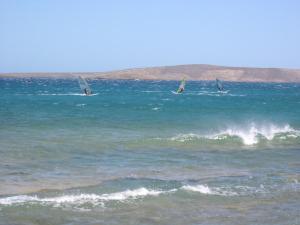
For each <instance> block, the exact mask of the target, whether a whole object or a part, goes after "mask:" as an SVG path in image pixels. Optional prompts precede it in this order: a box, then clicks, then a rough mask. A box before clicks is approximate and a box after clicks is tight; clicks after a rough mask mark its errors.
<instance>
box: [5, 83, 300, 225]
mask: <svg viewBox="0 0 300 225" xmlns="http://www.w3.org/2000/svg"><path fill="white" fill-rule="evenodd" d="M88 82H89V84H90V86H91V88H92V90H93V93H94V94H93V95H92V96H84V95H83V94H81V91H80V88H79V86H78V82H77V81H76V80H63V79H57V80H55V79H0V224H40V223H41V221H44V222H45V223H44V224H239V223H240V224H299V219H298V218H299V216H298V215H299V208H300V204H299V202H300V201H299V200H300V197H299V196H300V195H299V192H300V185H299V181H300V174H299V172H300V163H299V160H300V117H299V115H300V84H279V83H229V82H224V88H225V90H226V91H225V92H223V93H222V92H218V91H217V90H216V86H215V83H214V82H195V81H188V82H187V85H186V91H185V92H184V93H183V94H174V93H172V91H174V90H176V89H177V87H178V85H179V84H178V82H176V81H133V80H132V81H126V80H90V81H88ZM53 218H54V219H53Z"/></svg>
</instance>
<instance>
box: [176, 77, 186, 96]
mask: <svg viewBox="0 0 300 225" xmlns="http://www.w3.org/2000/svg"><path fill="white" fill-rule="evenodd" d="M184 88H185V79H183V80H182V81H181V83H180V85H179V88H178V90H177V93H182V92H184Z"/></svg>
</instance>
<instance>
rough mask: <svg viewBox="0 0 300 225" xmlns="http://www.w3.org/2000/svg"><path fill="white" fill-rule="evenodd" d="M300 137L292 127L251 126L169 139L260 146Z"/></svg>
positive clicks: (299, 132)
mask: <svg viewBox="0 0 300 225" xmlns="http://www.w3.org/2000/svg"><path fill="white" fill-rule="evenodd" d="M298 137H300V131H299V130H295V129H294V128H292V127H291V126H290V125H284V126H276V125H273V124H270V125H265V126H257V125H255V124H251V125H250V126H248V127H246V128H235V127H232V128H227V129H225V130H223V131H220V132H216V133H214V134H209V135H200V134H195V133H188V134H179V135H176V136H174V137H171V138H169V140H171V141H178V142H186V141H193V140H198V139H203V140H205V139H206V140H226V139H232V138H238V139H240V140H241V141H242V143H243V144H244V145H254V144H258V143H259V142H260V141H262V140H267V141H272V140H274V139H277V140H286V139H289V138H292V139H295V138H298Z"/></svg>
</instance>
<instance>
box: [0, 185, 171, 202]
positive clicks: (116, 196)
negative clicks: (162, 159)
mask: <svg viewBox="0 0 300 225" xmlns="http://www.w3.org/2000/svg"><path fill="white" fill-rule="evenodd" d="M167 192H169V191H159V190H149V189H147V188H143V187H142V188H138V189H134V190H126V191H123V192H115V193H110V194H102V195H97V194H78V195H63V196H59V197H49V198H40V197H38V196H30V195H17V196H12V197H6V198H0V205H21V204H25V203H31V204H37V203H39V204H44V205H55V206H60V205H64V204H69V205H82V204H86V203H90V204H93V205H99V204H100V205H101V204H103V203H104V202H106V201H125V200H128V199H137V198H143V197H146V196H158V195H160V194H163V193H167Z"/></svg>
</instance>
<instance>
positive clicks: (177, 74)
mask: <svg viewBox="0 0 300 225" xmlns="http://www.w3.org/2000/svg"><path fill="white" fill-rule="evenodd" d="M79 75H81V76H83V77H86V78H102V79H143V80H180V79H182V78H186V79H187V80H214V79H216V78H219V79H222V80H226V81H238V82H300V69H280V68H247V67H225V66H214V65H204V64H192V65H177V66H161V67H149V68H135V69H126V70H118V71H111V72H94V73H91V72H89V73H2V74H0V77H50V78H51V77H52V78H74V77H77V76H79Z"/></svg>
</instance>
